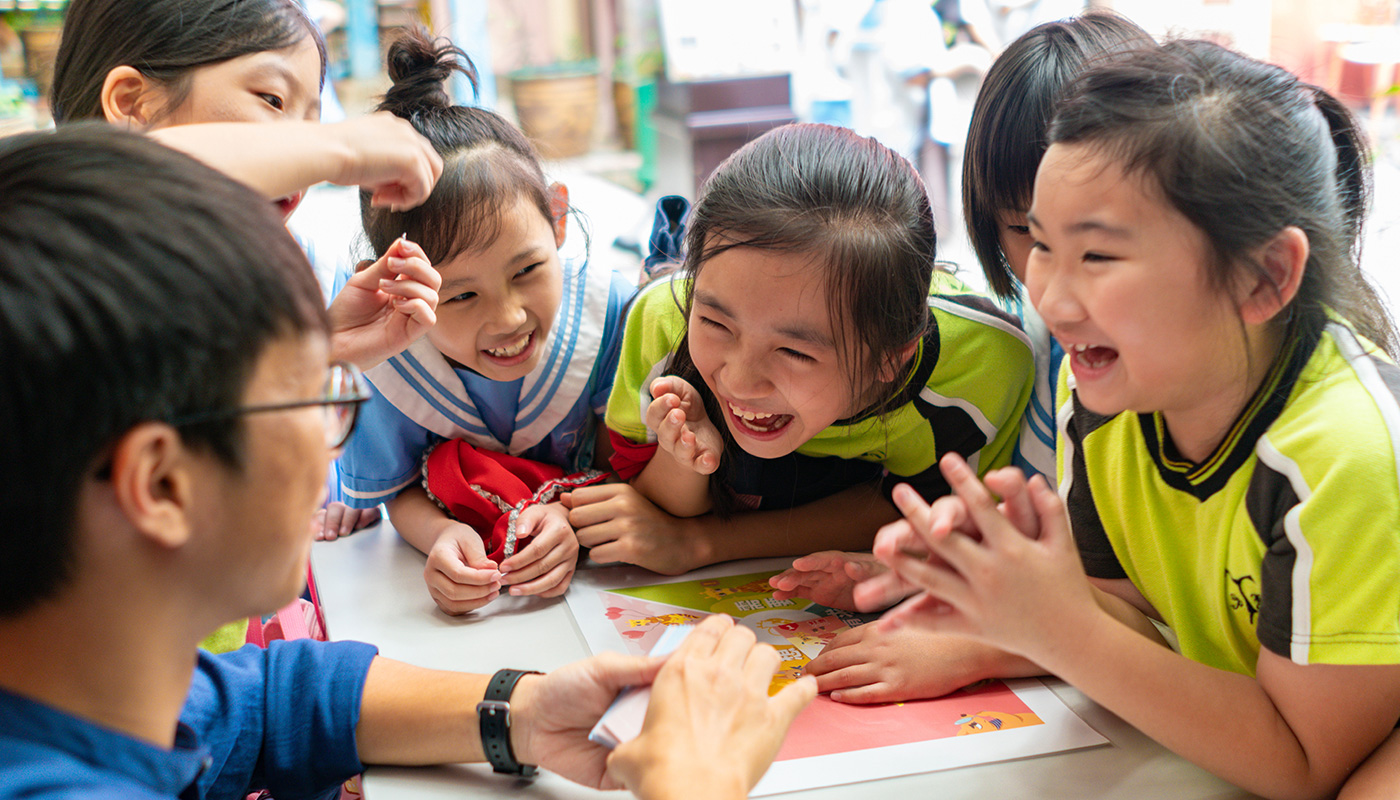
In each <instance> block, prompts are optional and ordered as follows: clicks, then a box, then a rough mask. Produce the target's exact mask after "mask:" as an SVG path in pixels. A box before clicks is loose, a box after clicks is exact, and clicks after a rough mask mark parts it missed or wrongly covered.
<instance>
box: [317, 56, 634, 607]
mask: <svg viewBox="0 0 1400 800" xmlns="http://www.w3.org/2000/svg"><path fill="white" fill-rule="evenodd" d="M388 64H389V75H390V77H391V78H393V81H394V83H393V86H392V87H390V89H389V91H388V92H387V93H386V94H385V97H384V101H383V102H382V103H381V104H380V106H379V108H380V110H387V111H391V112H393V113H394V114H397V115H398V116H401V117H404V118H405V119H408V120H410V121H411V122H412V123H413V125H414V127H415V128H416V129H417V130H418V131H419V132H420V133H422V134H423V135H424V136H425V137H427V138H428V140H429V141H431V142H432V143H433V146H434V147H435V148H436V149H437V151H438V153H439V154H441V156H442V159H443V162H444V165H445V166H444V172H443V178H442V180H440V181H439V182H438V184H437V187H436V188H435V189H434V191H433V193H432V195H431V196H430V197H429V198H428V200H427V201H426V202H425V203H424V204H423V205H422V206H420V207H418V208H416V209H413V210H411V211H406V212H396V211H391V210H387V209H383V208H374V207H371V206H370V205H369V204H368V203H365V204H363V205H362V208H363V214H362V220H363V223H364V228H365V233H366V235H367V238H368V241H369V243H370V245H371V246H372V247H373V249H374V252H375V253H376V254H382V253H384V252H386V251H387V250H388V249H389V248H390V247H392V246H393V243H394V242H395V241H396V240H398V238H399V237H400V236H401V235H402V234H403V233H404V232H405V231H407V235H408V238H410V239H412V240H413V241H416V242H418V243H419V244H420V245H421V246H422V248H423V251H424V252H425V253H426V254H427V257H428V258H429V260H430V261H431V262H432V263H433V265H434V266H435V267H436V269H437V271H438V273H439V274H440V276H441V282H442V283H441V290H440V294H439V297H440V299H439V303H438V309H437V323H436V324H435V325H434V326H433V327H432V328H431V329H430V330H429V331H428V333H427V335H426V336H425V337H423V338H422V339H420V340H419V341H417V342H416V343H414V344H413V345H412V346H411V347H409V348H408V349H407V350H406V351H405V352H403V353H401V354H399V355H397V356H395V357H394V358H391V359H389V360H388V361H387V362H385V363H384V364H381V365H379V366H377V367H375V368H374V369H371V370H369V371H368V373H367V375H368V377H369V379H370V381H371V383H373V384H374V387H375V390H376V391H375V397H374V398H372V399H371V400H370V401H369V402H368V403H367V404H366V405H365V409H364V420H363V423H362V425H361V430H360V435H358V436H357V437H356V438H355V439H354V440H352V441H351V442H350V444H349V446H348V447H347V448H346V451H345V455H344V456H343V457H342V458H341V460H340V469H341V484H342V490H343V494H344V496H345V502H346V503H347V504H349V505H351V506H356V507H370V506H373V505H375V504H377V503H380V502H385V503H387V505H388V509H389V514H390V517H391V519H392V521H393V523H394V527H395V528H397V529H398V531H399V533H400V534H402V536H403V537H404V539H405V540H407V541H408V542H409V543H411V544H413V546H415V547H417V548H418V549H419V550H422V551H423V552H424V553H426V554H427V555H428V561H427V567H426V569H425V578H426V581H427V584H428V590H429V593H430V594H431V595H432V597H433V600H434V601H435V602H436V603H437V605H438V607H440V608H442V609H443V610H444V611H446V612H447V613H449V614H462V613H466V612H468V611H471V610H472V609H475V608H478V607H480V606H482V605H485V604H486V603H488V602H490V601H491V600H492V599H494V598H495V597H497V596H498V595H499V594H500V593H501V592H503V591H508V592H509V593H510V594H512V595H536V596H543V597H554V596H557V595H560V594H562V593H563V592H564V590H565V589H566V588H567V586H568V583H569V580H570V578H571V577H572V575H573V571H574V567H575V564H576V560H577V554H578V543H577V540H576V539H575V536H574V530H573V528H572V527H570V525H569V522H568V514H567V512H566V511H565V509H564V508H563V507H562V506H561V505H560V503H559V502H558V497H559V495H560V493H561V492H562V490H563V489H564V488H566V487H567V486H571V485H576V484H578V483H580V482H588V481H592V480H597V479H598V478H600V477H601V476H581V475H578V473H580V472H581V471H583V470H586V469H588V468H590V467H592V466H593V464H594V461H595V459H594V455H595V453H594V451H595V442H596V441H597V439H598V435H597V431H598V427H599V418H600V416H601V414H602V412H603V411H604V410H605V407H606V404H607V400H608V394H609V392H610V390H611V388H612V381H613V373H614V372H615V370H616V364H617V354H618V347H619V340H620V332H621V329H622V323H623V309H624V307H625V306H626V304H627V302H628V300H629V299H630V298H631V296H632V293H633V291H634V288H633V286H632V284H631V282H629V281H628V280H626V279H625V278H623V277H622V276H621V275H618V274H617V273H615V272H613V271H612V270H611V269H608V268H606V267H597V266H594V265H590V264H587V263H584V262H582V261H565V260H564V259H563V258H562V257H561V255H560V253H559V246H560V245H561V244H563V242H564V235H565V226H566V214H567V212H568V210H569V203H568V191H567V189H566V188H565V187H564V186H563V185H561V184H557V183H549V182H548V181H547V180H546V178H545V176H544V173H543V171H542V170H541V168H540V163H539V158H538V156H537V155H536V153H535V150H534V148H533V147H532V146H531V145H530V143H529V142H528V140H526V138H525V137H524V135H523V134H522V133H521V132H520V131H519V130H517V129H516V128H515V127H513V126H512V125H510V123H508V122H506V121H505V120H504V119H503V118H501V117H500V116H499V115H497V114H495V113H493V112H491V111H487V110H485V109H481V108H474V107H468V106H457V105H453V104H452V102H451V99H450V98H449V96H448V94H447V91H446V89H445V88H444V83H445V82H446V81H447V80H448V78H450V77H451V76H452V74H453V73H454V72H462V73H464V74H467V75H468V76H469V77H470V78H472V79H473V80H474V79H475V75H474V71H473V68H472V66H471V62H470V61H469V60H468V59H467V56H466V54H465V53H463V52H462V51H461V50H460V49H458V48H456V47H454V46H452V44H451V43H450V42H446V41H445V40H433V39H432V38H430V37H429V36H428V35H427V34H425V33H423V32H421V31H409V32H407V33H406V35H405V36H404V37H403V38H401V39H400V40H398V41H397V42H395V43H394V44H393V45H392V46H391V47H390V49H389V53H388ZM430 450H431V451H432V454H431V455H430V456H428V460H427V463H426V464H425V460H424V459H425V454H426V453H428V451H430ZM425 476H426V479H425ZM436 476H445V477H444V482H443V483H437V478H436ZM570 476H572V477H570ZM561 480H563V481H564V482H563V483H561V482H560V481H561ZM430 493H431V494H430ZM501 508H509V512H505V513H503V512H502V511H501V510H500V509H501Z"/></svg>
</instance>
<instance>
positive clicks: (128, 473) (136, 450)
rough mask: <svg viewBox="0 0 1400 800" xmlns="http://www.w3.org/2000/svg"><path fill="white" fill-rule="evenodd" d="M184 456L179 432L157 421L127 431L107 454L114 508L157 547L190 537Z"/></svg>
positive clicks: (189, 500) (189, 477)
mask: <svg viewBox="0 0 1400 800" xmlns="http://www.w3.org/2000/svg"><path fill="white" fill-rule="evenodd" d="M189 456H190V451H189V450H188V448H186V447H185V446H184V443H183V442H182V441H181V439H180V434H179V432H178V431H176V430H175V429H174V428H172V427H170V426H169V425H166V424H164V423H160V422H147V423H143V424H141V425H138V426H136V427H135V428H132V429H131V430H129V431H127V432H126V434H125V435H123V436H122V437H121V439H119V440H118V441H117V445H116V447H115V448H113V451H112V466H111V477H110V481H111V484H112V493H113V495H114V496H115V498H116V502H117V505H118V506H119V507H120V508H121V510H122V513H123V514H124V515H125V516H126V518H127V521H128V522H130V523H131V526H132V527H133V528H134V529H136V530H137V531H138V532H139V533H140V534H141V536H142V538H144V539H145V540H146V541H148V542H150V543H152V544H154V545H157V546H159V547H162V548H166V549H171V550H173V549H176V548H178V547H180V546H182V545H184V544H185V543H186V542H188V541H189V539H190V535H191V533H192V525H191V521H192V520H191V514H190V511H191V510H192V508H193V506H194V497H193V476H192V475H191V474H190V470H189V467H190V462H189Z"/></svg>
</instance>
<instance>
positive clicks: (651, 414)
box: [647, 375, 724, 475]
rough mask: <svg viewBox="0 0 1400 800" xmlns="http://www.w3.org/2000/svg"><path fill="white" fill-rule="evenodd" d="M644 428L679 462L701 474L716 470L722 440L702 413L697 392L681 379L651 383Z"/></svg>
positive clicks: (662, 377) (663, 377) (722, 449)
mask: <svg viewBox="0 0 1400 800" xmlns="http://www.w3.org/2000/svg"><path fill="white" fill-rule="evenodd" d="M651 396H652V397H654V398H655V399H654V400H652V401H651V405H649V406H647V427H648V428H650V429H652V430H653V431H655V432H656V441H657V444H659V445H660V446H661V449H662V450H665V451H666V452H667V453H670V454H671V457H672V458H674V459H676V461H678V462H679V463H681V464H682V465H684V466H687V467H689V468H691V469H693V470H695V471H696V472H697V473H699V474H701V475H709V474H710V473H712V472H714V471H715V470H717V469H719V457H720V454H721V453H723V452H724V439H722V438H721V437H720V433H719V430H718V429H717V428H715V426H714V423H712V422H710V418H709V417H708V416H707V415H706V414H705V403H704V401H703V400H701V398H700V393H699V392H697V391H695V387H693V386H691V385H690V384H689V383H687V382H686V381H684V380H682V379H681V378H677V377H675V376H674V375H663V376H661V377H660V378H657V379H656V380H654V381H652V382H651Z"/></svg>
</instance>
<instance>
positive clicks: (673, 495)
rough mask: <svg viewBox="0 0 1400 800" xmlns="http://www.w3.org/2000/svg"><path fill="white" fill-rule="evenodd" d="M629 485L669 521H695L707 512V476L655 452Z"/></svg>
mask: <svg viewBox="0 0 1400 800" xmlns="http://www.w3.org/2000/svg"><path fill="white" fill-rule="evenodd" d="M632 485H633V486H634V487H636V489H637V491H638V492H641V494H642V496H643V497H645V498H646V499H648V500H650V501H651V502H653V503H655V504H656V505H657V506H658V507H660V508H661V509H663V510H665V511H666V513H668V514H670V515H671V516H673V517H696V516H699V515H701V514H704V513H706V512H707V511H709V510H710V476H708V475H701V474H700V473H698V472H696V471H695V470H693V469H691V468H690V467H688V466H686V465H684V464H681V463H680V462H678V461H676V460H675V459H674V458H672V457H671V455H670V454H669V453H667V452H666V451H664V450H661V449H659V448H658V449H657V451H656V455H655V456H653V457H652V459H651V460H650V461H648V462H647V465H646V466H645V467H643V468H642V471H641V472H639V473H637V476H636V477H634V478H633V479H632Z"/></svg>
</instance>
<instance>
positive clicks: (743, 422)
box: [724, 403, 792, 438]
mask: <svg viewBox="0 0 1400 800" xmlns="http://www.w3.org/2000/svg"><path fill="white" fill-rule="evenodd" d="M724 405H725V407H726V408H727V409H728V411H729V417H730V420H731V424H730V427H731V428H733V429H734V430H736V431H738V432H740V433H747V434H749V435H750V436H756V437H759V438H768V437H771V436H776V435H778V434H780V433H781V432H782V430H783V429H784V428H786V427H787V426H788V423H790V422H792V415H791V414H765V413H763V412H760V411H750V410H748V409H744V408H740V407H738V406H736V405H734V404H733V403H725V404H724Z"/></svg>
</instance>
